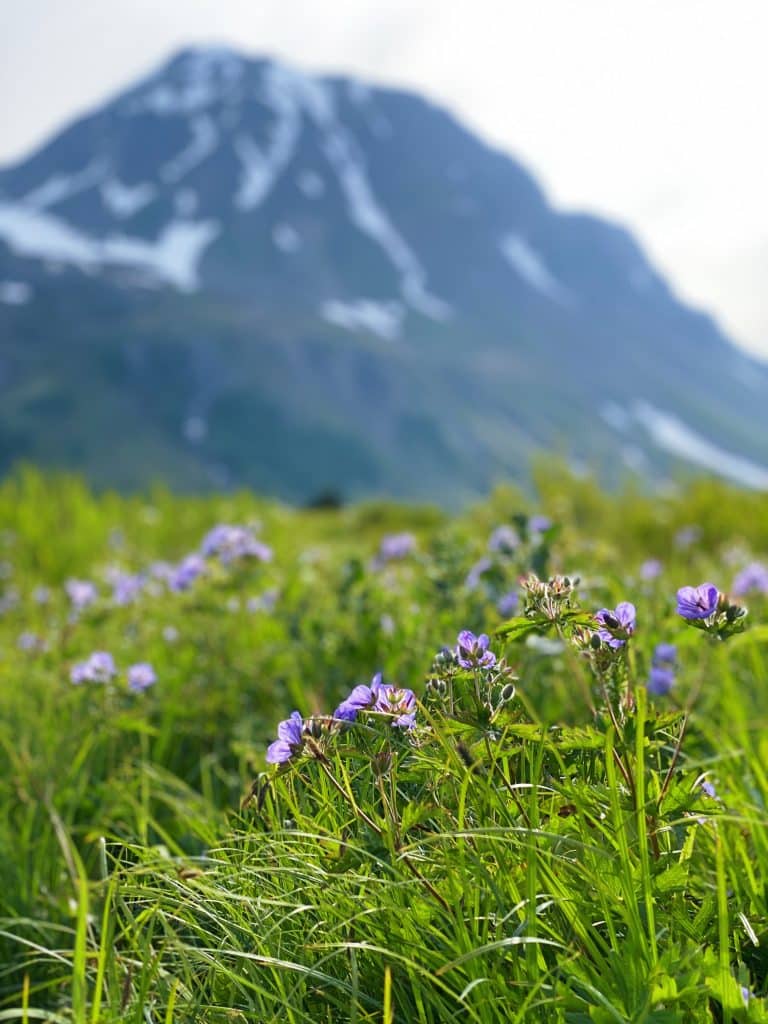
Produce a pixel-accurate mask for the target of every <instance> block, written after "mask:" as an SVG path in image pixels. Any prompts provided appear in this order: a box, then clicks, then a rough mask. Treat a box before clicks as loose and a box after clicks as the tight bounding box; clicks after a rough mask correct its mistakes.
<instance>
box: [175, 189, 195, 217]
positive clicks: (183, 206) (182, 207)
mask: <svg viewBox="0 0 768 1024" xmlns="http://www.w3.org/2000/svg"><path fill="white" fill-rule="evenodd" d="M198 202H199V201H198V197H197V192H195V190H194V189H193V188H180V189H179V191H178V192H177V193H176V194H175V195H174V197H173V208H174V210H175V211H176V214H177V216H179V217H194V215H195V214H196V213H197V207H198Z"/></svg>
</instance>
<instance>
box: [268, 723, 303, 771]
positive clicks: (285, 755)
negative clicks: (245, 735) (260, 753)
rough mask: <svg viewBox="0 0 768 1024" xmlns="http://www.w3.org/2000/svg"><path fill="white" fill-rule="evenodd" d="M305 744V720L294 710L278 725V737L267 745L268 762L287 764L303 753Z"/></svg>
mask: <svg viewBox="0 0 768 1024" xmlns="http://www.w3.org/2000/svg"><path fill="white" fill-rule="evenodd" d="M303 746H304V721H303V719H302V717H301V715H300V714H299V712H298V711H292V712H291V717H290V718H286V719H285V721H283V722H281V723H280V724H279V725H278V727H277V739H276V740H275V742H274V743H270V745H269V746H268V747H267V764H286V763H287V762H288V761H290V760H291V758H293V757H296V755H297V754H300V753H301V750H302V748H303Z"/></svg>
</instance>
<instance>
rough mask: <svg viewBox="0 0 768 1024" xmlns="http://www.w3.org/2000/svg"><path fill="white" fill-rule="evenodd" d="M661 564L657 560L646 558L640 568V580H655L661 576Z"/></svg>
mask: <svg viewBox="0 0 768 1024" xmlns="http://www.w3.org/2000/svg"><path fill="white" fill-rule="evenodd" d="M662 568H663V567H662V564H661V562H660V561H659V559H658V558H648V559H647V560H646V561H645V562H643V564H642V565H641V566H640V579H641V580H655V579H657V578H658V577H659V576H661V570H662Z"/></svg>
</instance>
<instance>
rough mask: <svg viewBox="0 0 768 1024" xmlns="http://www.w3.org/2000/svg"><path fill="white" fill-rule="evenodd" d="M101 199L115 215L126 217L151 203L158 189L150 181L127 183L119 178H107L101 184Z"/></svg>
mask: <svg viewBox="0 0 768 1024" xmlns="http://www.w3.org/2000/svg"><path fill="white" fill-rule="evenodd" d="M100 191H101V200H102V202H103V203H104V205H105V206H106V208H107V209H108V210H109V212H110V213H112V214H114V216H115V217H120V218H121V219H126V218H128V217H132V216H133V215H134V213H138V211H139V210H141V209H143V208H144V207H145V206H147V204H148V203H151V202H152V200H153V199H154V198H155V196H156V194H157V189H156V188H155V186H154V185H151V184H150V183H149V182H140V183H139V184H137V185H125V184H123V182H122V181H120V179H119V178H107V180H106V181H104V182H102V184H101V189H100Z"/></svg>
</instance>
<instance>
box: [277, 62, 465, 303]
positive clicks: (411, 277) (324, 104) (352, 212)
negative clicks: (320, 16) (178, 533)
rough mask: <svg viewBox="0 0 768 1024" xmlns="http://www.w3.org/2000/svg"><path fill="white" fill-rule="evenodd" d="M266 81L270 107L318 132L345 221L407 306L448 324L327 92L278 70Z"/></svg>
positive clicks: (301, 76)
mask: <svg viewBox="0 0 768 1024" xmlns="http://www.w3.org/2000/svg"><path fill="white" fill-rule="evenodd" d="M265 79H266V81H267V84H268V93H269V95H270V96H271V97H272V98H273V105H274V98H275V97H279V98H280V103H281V105H283V104H286V103H287V102H290V103H292V104H293V107H294V110H295V111H296V113H297V114H300V113H301V112H302V111H305V112H306V113H307V114H309V116H310V117H311V118H312V120H313V121H314V122H315V124H316V125H317V126H318V128H319V129H320V131H321V135H322V140H323V141H322V146H323V152H324V153H325V156H326V159H327V160H328V162H329V163H330V165H331V167H332V168H333V170H334V171H335V173H336V177H337V179H338V181H339V184H340V186H341V189H342V192H343V194H344V198H345V199H346V202H347V211H348V214H349V217H350V220H351V221H352V223H353V224H354V225H355V226H356V227H357V228H358V230H359V231H361V232H362V233H363V234H366V235H368V237H369V238H371V239H372V240H373V241H374V242H375V243H376V244H377V245H378V246H379V247H380V248H381V249H382V250H383V251H384V253H385V255H386V256H387V258H388V259H389V261H390V263H391V264H392V265H393V266H394V268H395V270H396V271H397V272H398V274H399V276H400V287H401V291H402V294H403V297H404V298H405V299H406V301H407V302H408V303H409V304H410V305H411V306H412V307H413V308H414V309H415V310H417V311H418V312H420V313H423V314H424V315H425V316H428V317H431V318H432V319H433V320H446V319H448V318H449V317H450V315H451V307H450V306H449V305H448V303H447V302H444V301H443V300H442V299H439V298H437V297H436V296H434V295H431V294H430V293H429V292H428V291H427V287H426V272H425V270H424V268H423V267H422V265H421V263H420V262H419V260H418V258H417V256H416V255H415V253H414V252H413V250H412V249H411V248H410V246H409V245H408V243H407V242H406V241H405V239H404V238H403V237H402V235H401V234H400V233H399V232H398V230H397V228H396V227H395V225H394V224H393V223H392V221H391V220H390V219H389V217H388V216H387V214H386V212H385V211H384V209H383V208H382V207H381V205H380V204H379V202H378V200H377V198H376V196H375V194H374V191H373V188H372V186H371V183H370V181H369V179H368V175H367V171H366V167H365V162H364V160H363V157H362V154H361V153H360V152H359V151H358V148H357V146H356V145H355V142H354V140H353V138H352V137H351V135H349V133H347V132H346V131H345V129H344V128H343V126H342V124H341V122H340V121H339V120H338V118H337V117H336V111H335V106H334V97H333V90H332V87H331V86H330V85H329V84H326V83H323V82H321V81H319V80H317V79H314V78H311V77H309V76H307V75H304V74H302V73H301V72H299V71H295V70H294V69H292V68H289V67H287V66H285V65H283V64H272V65H270V66H269V68H268V69H267V70H266V71H265ZM283 110H285V107H283ZM276 112H278V113H279V110H278V111H276Z"/></svg>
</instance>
